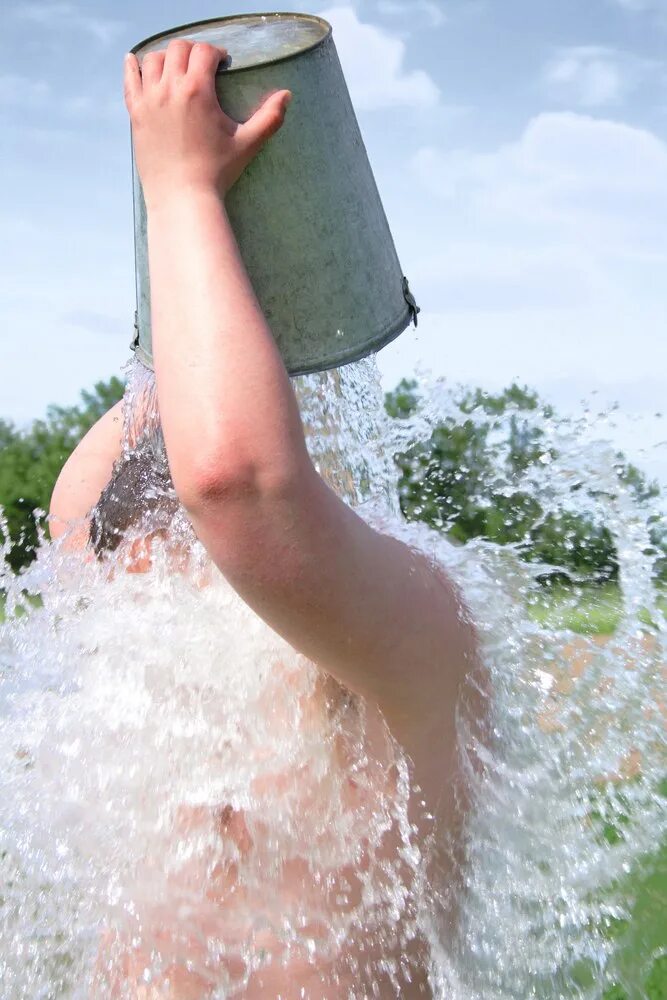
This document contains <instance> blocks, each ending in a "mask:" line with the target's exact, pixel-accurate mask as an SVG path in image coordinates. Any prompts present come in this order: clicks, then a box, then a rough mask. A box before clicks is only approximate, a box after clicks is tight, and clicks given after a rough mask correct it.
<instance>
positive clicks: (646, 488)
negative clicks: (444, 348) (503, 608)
mask: <svg viewBox="0 0 667 1000" xmlns="http://www.w3.org/2000/svg"><path fill="white" fill-rule="evenodd" d="M455 403H456V405H455V407H454V412H453V413H450V414H448V415H447V416H445V417H444V418H443V419H442V420H441V422H440V423H439V424H438V425H437V426H436V427H435V428H434V429H433V431H432V433H431V436H430V438H429V439H428V440H427V441H418V442H416V443H415V444H414V445H413V446H411V447H410V448H408V449H407V450H406V451H405V452H403V453H401V454H399V455H397V456H395V461H396V464H397V466H398V469H399V473H400V479H399V494H400V500H401V509H402V511H403V513H404V515H405V516H406V517H407V518H408V520H415V519H416V520H421V521H425V522H426V523H427V524H429V525H431V527H434V528H437V529H439V530H442V531H445V532H446V533H447V534H448V535H449V537H450V538H452V539H453V540H455V541H458V542H462V543H465V542H467V541H468V540H470V539H471V538H479V537H481V538H486V539H488V540H489V541H492V542H495V543H497V544H499V545H513V546H514V547H515V548H516V550H517V551H518V552H519V553H520V554H521V555H522V557H523V558H524V559H525V560H526V561H532V562H541V563H545V564H548V565H549V566H551V567H558V568H560V569H562V570H563V571H564V572H565V573H567V574H569V573H572V574H575V575H576V576H577V577H578V578H585V579H590V580H596V581H603V580H613V579H615V578H616V577H617V575H618V560H617V554H616V550H615V545H614V540H613V538H612V535H611V533H610V532H609V530H608V528H607V527H606V526H605V525H604V524H600V523H599V522H598V521H597V520H596V519H595V517H594V516H593V514H592V513H590V514H588V513H580V512H578V511H573V510H569V509H557V508H554V509H552V508H551V507H549V506H548V505H546V506H545V504H544V502H543V501H542V502H541V498H540V496H539V491H537V490H535V489H527V488H526V475H527V473H529V472H530V471H531V470H532V469H534V468H539V467H540V465H541V464H542V463H547V464H549V463H550V462H552V461H553V460H554V459H556V458H557V455H556V454H555V453H554V452H553V451H552V450H551V449H550V447H549V446H548V445H547V442H546V436H545V433H544V425H545V422H546V421H548V420H550V419H552V418H553V417H554V411H553V409H552V408H551V407H550V406H548V405H544V404H543V403H541V402H540V400H539V397H538V396H537V394H536V393H534V392H531V391H530V390H528V389H527V388H522V387H520V386H517V385H512V386H510V387H509V388H508V389H505V390H504V391H503V392H502V393H499V394H497V395H491V394H489V393H486V392H484V391H482V390H481V389H474V390H467V391H464V392H463V393H462V394H460V395H459V397H458V398H457V399H456V400H455ZM385 405H386V409H387V412H388V413H389V415H390V416H392V417H394V418H396V419H408V418H410V417H411V416H412V415H413V414H414V413H416V412H417V410H418V408H419V393H418V387H417V383H416V382H414V381H408V380H405V379H404V380H403V381H402V382H400V383H399V385H398V386H397V387H396V389H395V390H394V392H392V393H388V394H387V396H386V400H385ZM535 417H539V420H536V419H535ZM615 471H616V474H617V477H618V481H619V485H621V484H623V485H625V486H628V487H630V489H631V490H632V492H633V493H634V495H635V497H636V499H637V501H638V502H640V503H645V502H646V501H647V500H649V499H651V498H653V497H655V496H656V495H657V494H658V492H659V489H658V487H657V485H656V484H655V483H649V482H647V480H646V478H645V477H644V475H643V474H642V473H641V472H640V471H639V470H638V469H637V468H636V467H635V466H633V465H631V464H630V463H628V462H627V460H626V459H625V457H624V456H623V455H621V454H619V455H618V456H617V466H616V469H615ZM581 488H585V487H583V484H580V483H578V484H573V486H572V491H573V492H574V491H576V490H578V489H581ZM588 495H589V496H590V498H591V499H592V498H593V497H594V493H593V492H592V491H591V492H590V493H589V494H588ZM591 506H592V505H591ZM652 542H653V544H654V546H655V547H656V551H659V552H662V553H664V558H663V559H662V561H661V563H659V568H660V567H661V571H662V573H664V572H665V566H666V565H667V544H666V540H665V534H664V532H663V534H662V536H661V535H660V533H659V531H658V527H657V526H656V527H655V528H654V530H653V534H652Z"/></svg>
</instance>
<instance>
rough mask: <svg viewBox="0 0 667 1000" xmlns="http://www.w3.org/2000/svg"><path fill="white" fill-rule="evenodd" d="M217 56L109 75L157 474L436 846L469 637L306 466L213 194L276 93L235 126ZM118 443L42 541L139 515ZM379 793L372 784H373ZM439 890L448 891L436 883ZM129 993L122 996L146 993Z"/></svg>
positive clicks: (97, 454) (98, 537)
mask: <svg viewBox="0 0 667 1000" xmlns="http://www.w3.org/2000/svg"><path fill="white" fill-rule="evenodd" d="M225 56H226V53H225V52H224V50H221V49H218V48H214V47H212V46H210V45H207V44H203V43H196V44H193V43H192V42H190V41H188V40H184V39H178V40H173V41H171V42H170V43H169V45H168V47H167V49H166V51H157V52H151V53H149V54H148V55H147V56H146V57H145V59H144V61H143V65H142V67H141V69H140V67H139V65H138V62H137V59H136V57H135V56H134V55H128V56H127V57H126V62H125V99H126V105H127V109H128V112H129V116H130V119H131V124H132V134H133V142H134V150H135V157H136V165H137V168H138V171H139V175H140V178H141V183H142V187H143V192H144V197H145V201H146V208H147V219H148V249H149V270H150V283H151V309H152V330H153V350H154V364H155V378H156V384H157V397H158V405H159V413H160V420H161V426H162V431H163V435H164V444H165V447H166V455H167V459H168V476H169V477H170V480H171V483H172V484H173V491H174V495H175V498H176V500H177V502H178V504H180V505H181V506H182V508H183V509H184V510H185V512H186V513H187V516H188V519H189V521H190V522H191V524H192V527H193V529H194V532H195V533H196V535H197V537H198V539H199V540H200V541H201V543H202V544H203V546H204V547H205V549H206V551H207V553H208V555H209V556H210V559H211V560H212V562H213V563H214V564H215V566H216V567H217V568H218V569H219V571H220V573H221V574H222V575H223V577H224V578H225V579H226V580H227V581H228V583H229V584H230V585H231V587H232V588H233V589H234V590H235V591H236V593H237V594H238V595H239V596H240V598H241V599H242V600H243V602H245V603H246V604H247V605H248V606H249V608H250V609H252V610H253V611H254V612H255V613H256V614H257V615H258V616H259V617H260V618H261V619H263V621H264V622H265V623H266V624H267V625H268V626H269V627H270V628H271V629H272V630H274V631H275V633H277V634H278V635H279V636H281V637H282V638H283V639H284V640H286V641H287V643H289V644H290V646H292V647H293V648H294V649H295V650H296V651H298V653H299V654H302V655H303V656H304V657H305V658H307V660H308V661H309V662H310V663H312V664H314V665H315V667H316V668H317V670H318V672H319V673H320V674H321V676H322V678H323V679H325V680H326V682H327V684H328V683H329V682H331V683H333V684H335V685H336V686H337V687H338V688H339V689H340V690H341V691H343V692H348V693H349V696H350V698H354V699H359V700H360V701H362V702H363V703H364V704H365V705H366V706H368V711H369V714H368V716H367V718H368V719H369V720H370V721H369V722H368V724H367V729H368V733H367V738H368V740H369V741H371V742H373V741H375V745H376V747H377V746H379V745H380V742H381V736H380V735H379V734H380V727H379V725H376V724H375V723H373V719H381V720H382V724H383V725H384V726H386V727H388V730H389V732H390V733H391V735H392V738H393V739H395V740H396V741H397V742H398V744H400V746H401V747H402V748H403V750H404V752H405V754H406V755H407V757H408V759H409V761H410V766H411V771H412V780H413V781H414V783H415V784H416V785H418V786H419V788H420V789H421V798H422V799H423V802H424V803H425V805H426V811H427V812H428V813H429V814H430V815H431V816H432V817H434V819H435V824H436V828H437V829H438V830H439V831H441V833H439V834H438V836H440V837H441V839H442V838H445V837H447V836H448V835H449V833H451V831H452V830H454V829H459V828H460V826H461V823H462V821H463V816H462V812H463V806H462V804H461V799H460V786H461V782H460V777H461V776H460V768H461V761H460V754H459V752H458V748H457V724H456V723H457V713H458V712H459V710H460V707H461V700H462V697H463V691H464V689H465V687H466V685H467V683H468V682H469V681H470V678H471V677H472V675H473V674H474V673H475V672H476V671H479V669H480V664H479V656H478V650H477V643H476V639H475V630H474V627H473V625H472V624H471V622H470V618H469V615H468V614H467V611H466V608H465V605H464V603H463V601H462V599H461V596H460V595H459V593H458V591H457V588H456V587H455V586H454V584H453V582H452V581H451V580H450V579H449V578H448V576H447V574H446V573H445V572H444V571H443V570H442V568H441V567H439V566H438V565H436V564H434V563H433V562H432V561H431V560H430V559H429V558H427V556H425V555H424V554H422V553H420V552H419V551H416V550H415V549H413V548H411V547H410V546H408V545H406V544H404V543H403V542H401V541H399V540H397V539H396V538H393V537H391V536H389V535H386V534H383V533H381V532H379V531H378V530H376V529H375V528H374V527H371V525H370V524H368V523H367V522H366V521H365V520H363V519H362V518H361V517H360V516H359V515H358V514H357V513H356V512H355V511H354V510H353V509H352V508H351V507H350V506H348V504H347V503H345V502H344V501H343V499H341V498H340V497H339V496H337V495H336V493H334V492H333V491H332V489H330V488H329V487H328V486H327V485H326V484H325V482H324V481H323V479H322V478H321V477H320V476H319V475H318V473H317V471H316V470H315V467H314V465H313V463H312V461H311V459H310V458H309V455H308V451H307V447H306V440H305V436H304V430H303V426H302V422H301V419H300V414H299V409H298V405H297V401H296V398H295V394H294V391H293V388H292V386H291V383H290V379H289V377H288V375H287V372H286V370H285V367H284V365H283V363H282V360H281V357H280V355H279V353H278V350H277V348H276V345H275V343H274V340H273V338H272V335H271V330H270V329H269V326H268V324H267V320H266V319H265V317H264V315H263V313H262V311H261V308H260V306H259V304H258V302H257V299H256V297H255V294H254V292H253V288H252V286H251V283H250V280H249V278H248V275H247V273H246V271H245V269H244V265H243V261H242V259H241V256H240V253H239V250H238V247H237V244H236V241H235V238H234V233H233V231H232V229H231V226H230V223H229V219H228V217H227V214H226V211H225V196H226V194H227V192H228V191H229V190H230V188H231V187H232V185H233V184H234V183H235V181H236V180H237V179H238V177H239V176H240V174H241V173H242V171H243V170H244V169H245V167H246V166H247V165H248V164H249V163H250V162H251V160H252V159H253V158H254V157H255V156H256V155H257V154H258V153H259V152H260V150H261V149H262V147H263V146H264V144H265V143H267V142H268V141H269V140H270V138H271V136H272V135H273V134H274V133H276V131H277V130H278V129H279V128H280V127H281V125H282V123H283V121H284V118H285V115H286V113H288V104H289V101H290V98H291V95H290V93H289V92H288V91H279V92H277V93H274V94H272V95H270V96H269V97H268V98H267V99H266V100H265V101H264V103H263V104H262V105H261V107H260V108H259V109H258V110H257V111H256V112H255V113H254V114H253V115H252V117H251V118H250V119H249V120H248V121H247V122H245V123H243V124H237V123H236V122H234V121H232V120H231V119H230V118H228V117H227V116H226V115H225V114H224V113H223V111H222V110H221V108H220V106H219V103H218V100H217V97H216V91H215V73H216V69H217V67H218V64H219V62H220V60H221V59H223V58H225ZM121 440H122V413H121V405H120V404H119V405H118V406H116V407H114V408H113V409H112V410H111V411H109V412H108V413H107V414H106V415H105V416H104V417H103V418H102V419H101V420H100V421H99V422H98V424H97V425H96V426H95V427H94V428H93V429H92V430H91V431H90V432H89V433H88V435H87V436H86V438H85V439H84V440H83V441H82V442H81V443H80V445H79V446H78V447H77V449H76V451H75V452H74V454H73V455H72V456H71V458H70V459H69V460H68V462H67V463H66V465H65V467H64V468H63V470H62V472H61V475H60V477H59V479H58V482H57V484H56V487H55V489H54V493H53V498H52V503H51V532H52V536H53V537H54V538H56V539H57V538H60V537H61V536H62V535H64V534H66V533H67V532H68V530H69V531H70V543H71V540H72V538H74V539H75V540H76V539H78V541H77V542H76V544H78V545H79V546H80V547H81V548H82V549H85V548H86V547H88V546H89V542H90V539H91V538H92V541H93V543H94V545H95V547H96V548H97V550H98V552H99V551H103V550H104V549H107V550H109V549H111V548H113V547H114V545H115V544H117V540H118V538H119V537H121V536H122V533H123V530H124V527H126V526H127V524H128V523H129V521H131V510H132V507H133V504H134V506H135V507H136V509H137V510H138V509H139V507H140V504H141V500H140V492H141V489H140V485H141V475H140V470H138V468H134V469H133V467H132V463H129V464H128V462H127V461H125V462H122V461H120V456H121ZM114 475H115V476H116V478H115V479H114ZM121 480H122V481H121ZM110 483H115V487H114V491H113V493H114V496H115V497H116V498H118V496H120V497H121V499H122V503H121V504H120V508H119V509H124V510H125V519H124V520H123V518H122V517H121V521H120V522H119V523H120V527H118V528H117V529H115V535H114V532H113V531H112V532H111V536H112V537H111V538H108V537H107V538H106V541H105V535H104V530H103V527H104V526H102V527H100V525H99V524H98V526H97V528H96V527H95V525H96V521H95V518H94V517H93V524H92V534H91V525H90V518H91V510H93V509H94V508H95V507H96V505H98V504H99V502H100V497H102V498H103V497H104V493H105V490H106V491H107V493H108V491H109V484H110ZM128 508H129V509H130V513H129V514H128V513H127V511H128ZM81 524H83V525H84V527H83V528H81V527H79V528H78V534H76V530H75V531H74V534H72V530H73V526H77V525H79V526H80V525H81ZM86 526H87V527H86ZM108 534H109V532H107V535H108ZM114 538H115V539H116V540H115V541H114ZM473 686H474V685H473ZM373 713H375V714H373ZM374 726H375V728H374ZM382 752H384V751H380V750H377V754H378V759H380V758H381V757H382ZM377 780H378V781H386V780H387V775H386V773H385V774H382V773H381V769H380V774H379V775H378V778H377ZM303 822H304V823H305V824H307V822H308V817H307V816H306V815H304V817H303ZM220 835H221V836H225V835H226V836H232V837H235V838H236V840H237V842H241V841H242V840H243V838H244V837H246V836H247V831H245V830H244V829H243V821H242V817H241V816H238V815H236V816H234V815H231V814H230V811H229V810H227V812H225V813H224V816H223V819H222V821H221V824H220ZM388 849H389V848H388ZM394 849H395V848H394ZM436 853H437V852H436ZM443 866H444V862H436V868H438V867H439V868H440V869H442V868H443ZM439 875H440V877H442V878H445V877H446V875H445V874H444V872H443V871H442V870H440V871H439ZM349 947H350V948H353V947H355V945H354V944H353V943H350V945H349ZM359 947H360V948H361V950H362V951H363V944H361V945H359ZM381 957H382V958H383V959H388V958H389V957H391V956H381ZM394 957H396V956H394ZM420 962H422V969H421V972H419V973H417V974H415V973H414V971H413V973H412V974H411V976H410V977H408V978H409V979H410V982H408V981H407V979H406V981H405V982H404V983H403V985H402V986H401V988H400V989H401V992H400V995H401V996H404V997H411V996H426V995H430V992H429V990H430V987H429V986H428V976H427V974H426V970H425V963H426V959H424V957H423V955H422V956H421V958H420ZM378 967H379V966H378ZM128 968H129V966H128V967H126V970H125V971H126V973H127V974H128V976H129V974H130V973H129V972H128ZM385 968H386V962H385ZM355 969H356V970H357V971H356V972H355V974H354V976H352V974H351V973H350V977H349V978H348V980H343V979H342V978H339V979H338V980H337V982H338V984H339V985H338V991H337V992H336V991H334V993H331V992H330V991H327V989H326V988H325V987H324V986H322V985H321V983H322V977H321V975H320V977H319V979H318V980H317V981H318V983H320V985H319V986H318V987H317V988H318V989H319V990H320V992H317V990H316V989H315V987H314V986H313V987H312V988H311V987H309V986H308V985H307V983H308V982H311V980H308V979H307V975H306V971H304V968H299V969H298V970H296V969H295V968H288V969H285V968H284V967H283V968H282V969H280V970H274V978H273V979H269V978H267V975H265V976H264V978H262V975H261V974H260V973H258V974H257V976H259V978H257V976H256V977H255V980H252V982H251V983H250V984H248V985H247V992H246V993H244V995H245V996H248V997H251V996H255V995H257V996H264V997H268V996H281V997H283V998H287V997H289V996H292V995H293V996H300V997H313V998H315V997H318V998H321V997H324V996H341V997H344V996H345V997H348V996H350V997H351V996H360V997H361V996H366V995H368V996H370V995H373V992H372V989H373V988H377V984H378V983H379V984H380V986H379V989H380V992H379V994H375V995H381V996H387V997H388V996H394V995H396V992H395V985H394V986H392V985H391V983H392V982H395V975H394V978H393V979H392V978H391V976H389V974H388V973H387V975H386V976H385V978H384V979H383V978H382V976H380V975H379V974H378V973H377V970H376V972H375V973H374V976H375V978H374V983H375V986H374V987H371V985H369V983H365V984H364V982H363V981H362V980H363V975H362V973H361V972H360V971H359V969H360V965H359V963H358V962H357V964H356V966H355ZM183 975H185V973H183ZM193 975H194V974H193ZM281 977H282V978H281ZM359 977H361V978H359ZM195 980H196V976H195V977H194V978H193V979H188V980H187V983H185V981H184V985H183V986H182V987H181V992H178V990H177V991H176V992H175V993H171V992H165V993H160V992H159V990H158V987H157V986H154V987H153V989H154V990H156V992H155V993H151V994H150V996H156V997H157V996H160V997H162V996H172V995H173V996H200V995H201V996H209V995H212V993H211V992H206V990H205V989H204V986H203V985H201V984H200V985H199V986H198V985H197V983H198V982H199V980H196V981H195ZM313 981H314V980H313ZM343 982H345V983H347V985H346V986H345V988H343ZM253 983H254V986H255V987H256V992H255V993H253ZM304 983H306V986H304V985H303V984H304ZM355 984H356V985H355ZM170 988H172V989H175V987H174V986H173V981H172V986H171V987H170ZM137 989H138V992H137V993H136V994H132V995H136V996H140V995H142V996H148V995H149V994H148V993H147V992H144V993H141V992H140V989H139V988H137ZM141 989H144V990H145V989H146V987H141ZM198 989H199V991H200V992H197V990H198ZM122 995H123V996H124V995H125V994H124V993H123V994H122Z"/></svg>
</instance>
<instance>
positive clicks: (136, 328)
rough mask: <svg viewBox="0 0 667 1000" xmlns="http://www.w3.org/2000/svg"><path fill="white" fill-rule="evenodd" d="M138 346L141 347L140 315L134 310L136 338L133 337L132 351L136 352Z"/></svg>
mask: <svg viewBox="0 0 667 1000" xmlns="http://www.w3.org/2000/svg"><path fill="white" fill-rule="evenodd" d="M138 346H139V313H138V312H137V310H136V309H135V310H134V336H133V337H132V341H131V342H130V350H131V351H136V349H137V347H138Z"/></svg>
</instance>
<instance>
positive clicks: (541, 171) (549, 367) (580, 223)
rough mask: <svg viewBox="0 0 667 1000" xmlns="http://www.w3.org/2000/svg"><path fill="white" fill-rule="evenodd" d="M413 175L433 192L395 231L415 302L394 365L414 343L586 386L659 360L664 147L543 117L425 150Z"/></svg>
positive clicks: (610, 127)
mask: <svg viewBox="0 0 667 1000" xmlns="http://www.w3.org/2000/svg"><path fill="white" fill-rule="evenodd" d="M411 172H412V174H413V176H414V177H415V178H416V179H417V180H418V181H419V183H420V185H421V187H422V190H423V191H424V192H425V193H426V196H427V199H428V200H427V201H426V202H425V204H424V205H423V208H422V209H421V216H422V219H421V220H420V217H419V216H420V213H419V212H417V213H413V227H414V228H416V229H417V231H418V238H417V239H415V240H413V241H410V239H409V234H407V235H405V234H401V233H396V236H397V245H398V246H399V248H401V254H402V257H401V259H402V262H403V266H404V269H405V272H406V274H408V276H409V277H410V281H411V286H412V288H413V290H414V292H415V295H416V297H417V301H418V302H420V304H421V305H422V307H423V314H422V316H420V322H419V328H418V330H417V332H416V333H415V334H410V335H409V336H408V335H406V337H404V338H400V339H399V342H398V347H396V348H395V349H394V354H395V363H394V365H393V367H392V368H391V373H392V375H393V374H394V373H395V372H397V371H398V370H399V369H400V368H401V366H403V368H404V370H405V366H406V365H408V364H409V360H408V358H409V356H412V358H413V359H414V356H415V353H417V354H418V356H421V357H423V358H424V360H425V362H426V363H427V364H428V366H429V367H432V368H433V369H434V370H435V371H436V372H445V373H447V374H449V375H450V376H451V377H452V378H454V379H459V378H460V379H465V380H468V381H475V382H477V383H482V384H487V383H488V384H493V385H498V384H503V383H506V382H508V381H509V380H511V379H512V378H518V379H520V380H526V381H528V382H529V383H531V384H542V383H545V382H546V381H548V380H549V379H551V380H553V379H563V378H573V377H576V378H577V379H579V380H580V381H581V382H582V383H583V384H587V385H588V386H589V387H590V388H591V389H593V388H595V387H597V386H599V385H600V384H601V383H609V384H611V383H620V382H622V381H628V380H639V381H641V380H643V379H646V378H650V377H652V376H655V374H656V373H658V372H660V373H662V372H665V371H667V338H665V336H664V330H665V326H667V287H666V286H665V282H664V274H665V273H666V272H667V246H666V245H665V223H664V220H665V219H666V218H667V143H665V142H663V141H661V140H660V139H659V138H658V137H657V136H655V135H653V134H652V133H651V132H648V131H646V130H643V129H639V128H632V127H630V126H628V125H623V124H619V123H617V122H612V121H606V120H601V119H595V118H592V117H589V116H586V115H582V114H574V113H572V112H570V113H560V114H541V115H538V116H537V117H535V118H534V119H533V120H531V121H530V122H529V123H528V124H527V125H526V127H525V128H524V130H523V132H522V133H521V134H520V135H519V137H518V138H517V140H516V141H514V142H512V143H508V144H506V145H503V146H500V147H499V148H496V149H495V150H493V151H491V152H488V153H480V152H475V151H468V150H455V151H444V150H440V149H438V148H434V147H430V148H423V149H421V150H420V151H419V152H418V153H417V154H416V155H415V156H414V157H413V159H412V161H411ZM429 195H430V198H428V196H429ZM413 198H414V200H415V204H419V195H418V193H417V192H416V191H413ZM404 235H405V238H403V237H404ZM404 247H405V248H409V251H408V252H407V253H406V251H405V249H403V248H404ZM401 341H402V342H403V343H401ZM385 364H391V357H389V358H388V360H387V362H386V363H385Z"/></svg>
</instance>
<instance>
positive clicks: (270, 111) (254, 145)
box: [237, 90, 292, 155]
mask: <svg viewBox="0 0 667 1000" xmlns="http://www.w3.org/2000/svg"><path fill="white" fill-rule="evenodd" d="M291 100H292V95H291V93H290V92H289V90H278V91H276V93H275V94H271V95H270V96H269V97H267V98H266V100H265V101H264V103H263V104H262V105H261V106H260V107H259V108H258V109H257V111H255V113H254V115H253V116H252V118H249V119H248V121H247V122H246V123H245V124H244V125H241V127H240V128H239V130H238V133H237V134H238V136H239V137H240V139H241V141H242V142H243V144H244V145H245V146H246V147H247V149H248V151H249V152H250V153H251V154H252V155H255V154H256V153H258V152H259V151H260V149H261V148H262V146H263V145H264V143H265V142H267V140H268V139H270V138H271V136H272V135H275V133H276V132H277V131H278V129H279V128H280V127H281V126H282V124H283V122H284V121H285V115H286V113H287V105H288V104H289V102H290V101H291Z"/></svg>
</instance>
